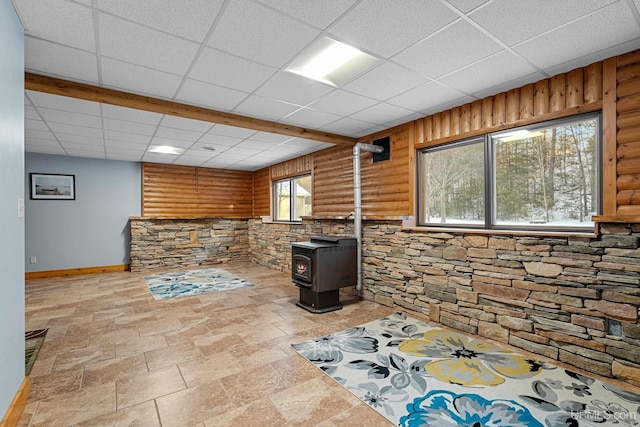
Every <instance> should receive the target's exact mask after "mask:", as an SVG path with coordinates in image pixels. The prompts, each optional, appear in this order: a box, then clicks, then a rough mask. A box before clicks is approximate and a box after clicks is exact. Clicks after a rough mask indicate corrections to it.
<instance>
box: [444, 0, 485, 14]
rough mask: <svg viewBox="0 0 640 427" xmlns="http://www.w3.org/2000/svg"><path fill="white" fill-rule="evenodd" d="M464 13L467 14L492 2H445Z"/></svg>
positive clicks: (481, 0)
mask: <svg viewBox="0 0 640 427" xmlns="http://www.w3.org/2000/svg"><path fill="white" fill-rule="evenodd" d="M445 1H446V2H447V3H449V4H450V5H452V6H453V7H455V8H456V9H458V10H459V11H460V12H462V13H467V12H470V11H472V10H473V9H475V8H477V7H478V6H480V5H482V4H485V3H488V2H489V1H490V0H445Z"/></svg>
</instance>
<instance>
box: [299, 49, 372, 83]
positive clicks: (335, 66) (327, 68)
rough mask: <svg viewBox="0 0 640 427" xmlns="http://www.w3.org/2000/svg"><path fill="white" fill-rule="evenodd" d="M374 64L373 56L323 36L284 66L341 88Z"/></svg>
mask: <svg viewBox="0 0 640 427" xmlns="http://www.w3.org/2000/svg"><path fill="white" fill-rule="evenodd" d="M377 63H378V59H377V58H376V57H374V56H371V55H369V54H367V53H364V52H362V51H360V50H358V49H356V48H355V47H353V46H349V45H348V44H345V43H341V42H339V41H337V40H333V39H331V38H329V37H322V38H320V39H318V40H317V41H315V42H314V43H313V44H312V45H311V46H309V47H308V48H307V49H305V50H304V51H303V52H302V53H301V54H300V55H299V56H298V57H297V58H296V59H295V60H294V61H293V62H292V63H291V65H290V66H289V67H287V71H289V72H292V73H295V74H299V75H301V76H304V77H307V78H310V79H313V80H316V81H319V82H322V83H326V84H329V85H332V86H342V85H343V84H345V83H346V82H348V81H349V80H351V79H353V78H354V77H356V76H358V75H359V74H362V73H363V72H364V71H366V70H368V69H370V68H371V67H373V66H374V65H376V64H377Z"/></svg>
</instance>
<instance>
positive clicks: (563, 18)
mask: <svg viewBox="0 0 640 427" xmlns="http://www.w3.org/2000/svg"><path fill="white" fill-rule="evenodd" d="M614 1H616V0H563V1H560V2H559V1H557V0H537V1H522V2H520V1H513V0H494V1H493V2H491V3H489V4H487V5H486V6H485V7H482V8H479V9H478V10H476V11H474V12H473V13H471V14H470V15H469V16H470V17H471V19H473V20H474V21H475V22H477V23H478V24H480V25H481V26H482V27H483V28H484V29H486V30H487V31H488V32H489V33H491V34H493V35H494V36H496V37H497V38H498V39H499V40H501V41H502V42H503V43H505V44H506V45H508V46H513V45H515V44H518V43H520V42H523V41H525V40H527V39H530V38H532V37H535V36H538V35H540V34H544V33H546V32H547V31H550V30H553V29H555V28H556V27H559V26H561V25H564V24H566V23H567V22H570V21H572V20H574V19H576V18H579V17H581V16H584V15H586V14H588V13H591V12H593V11H595V10H597V9H599V8H601V7H603V6H605V5H606V4H608V3H612V2H614ZM532 18H535V19H532ZM551 46H552V45H551Z"/></svg>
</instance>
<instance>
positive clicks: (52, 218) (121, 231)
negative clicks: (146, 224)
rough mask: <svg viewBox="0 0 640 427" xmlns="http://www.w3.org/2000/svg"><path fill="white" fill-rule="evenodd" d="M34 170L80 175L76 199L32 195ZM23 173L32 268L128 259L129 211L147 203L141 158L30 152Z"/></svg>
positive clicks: (27, 253) (125, 261)
mask: <svg viewBox="0 0 640 427" xmlns="http://www.w3.org/2000/svg"><path fill="white" fill-rule="evenodd" d="M30 173H54V174H68V175H75V183H76V191H75V193H76V199H75V200H31V199H30V198H29V174H30ZM24 176H25V182H24V189H25V190H24V191H25V194H26V199H27V200H26V203H25V204H26V216H25V227H26V230H25V236H26V241H25V253H24V261H23V265H24V266H25V270H26V271H27V272H33V271H48V270H64V269H70V268H83V267H100V266H107V265H119V264H128V263H129V242H130V238H129V217H130V216H138V215H140V212H141V206H142V199H141V197H142V196H141V191H142V190H141V180H142V165H141V164H140V163H134V162H123V161H116V160H101V159H88V158H82V157H68V156H55V155H49V154H36V153H27V154H26V156H25V174H24ZM32 256H35V257H36V264H31V263H30V259H31V257H32Z"/></svg>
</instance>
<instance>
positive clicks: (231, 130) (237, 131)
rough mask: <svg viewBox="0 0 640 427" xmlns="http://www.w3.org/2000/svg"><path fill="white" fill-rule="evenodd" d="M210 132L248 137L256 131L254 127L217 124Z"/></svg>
mask: <svg viewBox="0 0 640 427" xmlns="http://www.w3.org/2000/svg"><path fill="white" fill-rule="evenodd" d="M209 133H212V134H215V135H223V136H233V137H236V138H248V137H250V136H251V135H254V134H255V133H256V131H255V130H253V129H245V128H239V127H236V126H229V125H221V124H216V125H214V126H213V128H211V130H210V131H209Z"/></svg>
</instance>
